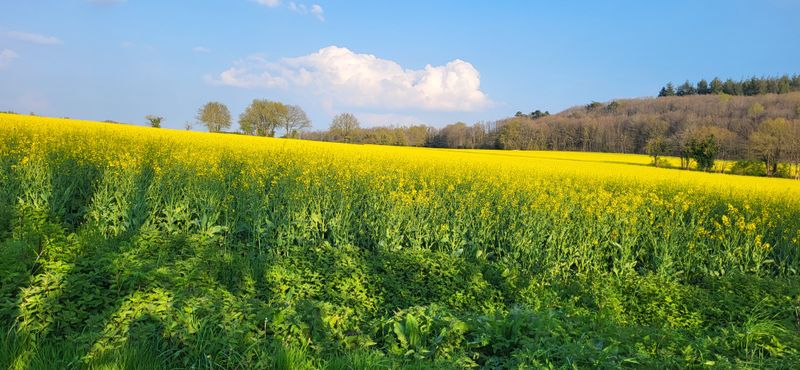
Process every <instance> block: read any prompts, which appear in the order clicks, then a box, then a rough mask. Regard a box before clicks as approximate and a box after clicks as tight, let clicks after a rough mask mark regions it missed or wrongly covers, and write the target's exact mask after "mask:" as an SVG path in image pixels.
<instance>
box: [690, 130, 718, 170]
mask: <svg viewBox="0 0 800 370" xmlns="http://www.w3.org/2000/svg"><path fill="white" fill-rule="evenodd" d="M719 149H720V148H719V143H718V142H717V139H716V137H714V135H708V136H705V137H699V138H692V140H691V142H690V143H689V153H690V155H691V157H692V159H694V160H695V162H697V168H698V169H700V170H703V171H711V170H712V169H714V162H715V161H716V159H717V154H719Z"/></svg>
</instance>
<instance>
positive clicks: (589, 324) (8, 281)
mask: <svg viewBox="0 0 800 370" xmlns="http://www.w3.org/2000/svg"><path fill="white" fill-rule="evenodd" d="M647 163H649V158H648V157H646V156H639V155H621V154H595V153H571V152H527V151H479V150H448V149H423V148H410V147H386V146H371V145H349V144H334V143H321V142H309V141H301V140H287V139H271V138H257V137H250V136H240V135H225V134H206V133H193V132H184V131H174V130H159V129H148V128H140V127H133V126H125V125H114V124H103V123H96V122H85V121H75V120H63V119H49V118H39V117H29V116H21V115H0V330H2V334H0V367H8V368H19V369H23V368H70V367H78V368H83V367H86V368H126V367H128V368H131V367H132V368H140V367H152V368H163V367H168V368H342V369H345V368H359V369H360V368H397V367H411V368H431V367H435V368H450V367H453V368H460V367H483V368H524V367H548V366H552V367H567V368H569V367H578V368H586V367H590V368H619V367H633V368H683V367H719V368H730V367H756V368H792V367H796V366H797V364H798V363H800V276H798V272H800V181H796V180H788V179H772V178H759V177H744V176H731V175H720V174H709V173H701V172H694V171H679V170H669V169H659V168H654V167H651V166H647V165H646V164H647Z"/></svg>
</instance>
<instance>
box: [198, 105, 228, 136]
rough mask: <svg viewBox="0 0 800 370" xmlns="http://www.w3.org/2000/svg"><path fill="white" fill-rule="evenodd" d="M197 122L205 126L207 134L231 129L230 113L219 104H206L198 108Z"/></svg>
mask: <svg viewBox="0 0 800 370" xmlns="http://www.w3.org/2000/svg"><path fill="white" fill-rule="evenodd" d="M197 120H198V121H200V122H202V123H203V124H204V125H206V127H207V128H208V131H209V132H220V131H222V130H223V129H226V128H229V127H231V111H229V110H228V107H226V106H225V104H222V103H220V102H215V101H212V102H208V103H206V104H205V105H203V106H202V107H200V110H199V111H198V112H197Z"/></svg>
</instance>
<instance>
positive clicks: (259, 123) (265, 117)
mask: <svg viewBox="0 0 800 370" xmlns="http://www.w3.org/2000/svg"><path fill="white" fill-rule="evenodd" d="M288 113H289V109H288V108H287V107H286V105H284V104H283V103H281V102H276V101H270V100H266V99H254V100H253V102H252V103H250V105H249V106H248V107H247V109H245V111H244V112H242V114H241V115H239V127H240V128H241V129H242V132H244V133H245V134H248V135H256V136H275V129H276V128H277V127H279V126H281V125H283V123H284V122H285V119H286V115H287V114H288Z"/></svg>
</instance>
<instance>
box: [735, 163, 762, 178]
mask: <svg viewBox="0 0 800 370" xmlns="http://www.w3.org/2000/svg"><path fill="white" fill-rule="evenodd" d="M731 173H732V174H734V175H745V176H766V175H767V173H766V171H765V170H764V164H763V163H761V162H758V161H736V163H734V164H733V166H731Z"/></svg>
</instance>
